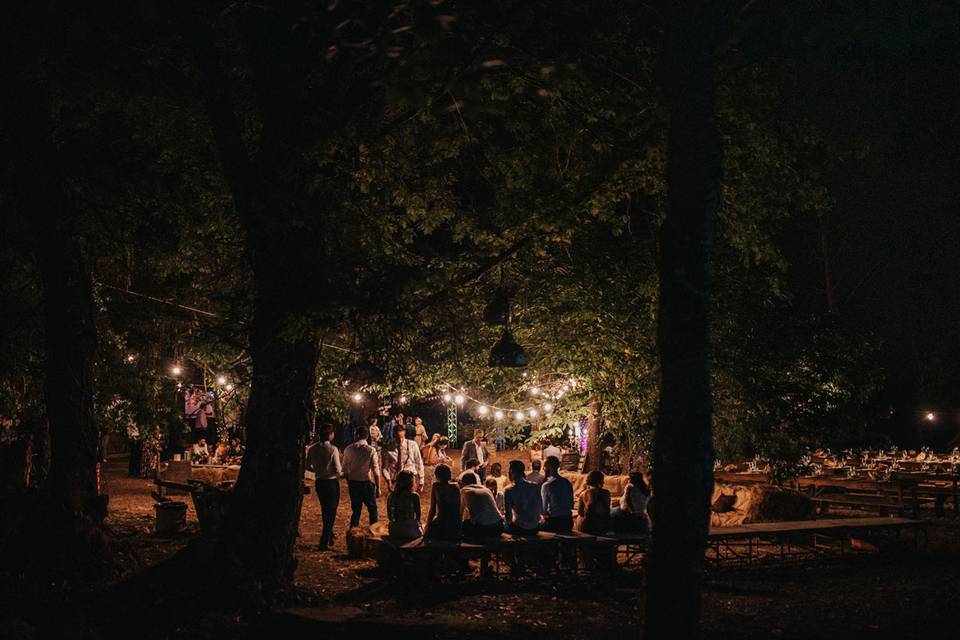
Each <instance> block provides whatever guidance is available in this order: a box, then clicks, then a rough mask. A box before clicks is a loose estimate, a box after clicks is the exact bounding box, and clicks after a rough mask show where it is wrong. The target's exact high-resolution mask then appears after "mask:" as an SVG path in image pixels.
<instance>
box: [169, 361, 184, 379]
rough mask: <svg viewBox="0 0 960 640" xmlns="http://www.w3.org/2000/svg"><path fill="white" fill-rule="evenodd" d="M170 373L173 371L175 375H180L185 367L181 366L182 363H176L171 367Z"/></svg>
mask: <svg viewBox="0 0 960 640" xmlns="http://www.w3.org/2000/svg"><path fill="white" fill-rule="evenodd" d="M170 373H172V374H173V375H175V376H178V375H180V374H181V373H183V369H181V368H180V365H178V364H175V365H173V366H172V367H171V368H170Z"/></svg>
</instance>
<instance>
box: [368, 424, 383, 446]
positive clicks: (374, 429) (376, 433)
mask: <svg viewBox="0 0 960 640" xmlns="http://www.w3.org/2000/svg"><path fill="white" fill-rule="evenodd" d="M367 428H368V430H369V432H370V444H372V445H373V446H374V447H376V448H377V449H379V448H380V440H381V439H382V438H383V434H382V433H380V426H379V425H378V424H377V416H370V426H369V427H367Z"/></svg>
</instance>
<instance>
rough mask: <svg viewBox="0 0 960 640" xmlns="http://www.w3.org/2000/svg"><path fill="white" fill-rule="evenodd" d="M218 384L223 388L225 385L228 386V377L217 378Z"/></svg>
mask: <svg viewBox="0 0 960 640" xmlns="http://www.w3.org/2000/svg"><path fill="white" fill-rule="evenodd" d="M217 384H218V385H220V386H221V387H222V386H223V385H225V384H227V379H226V377H224V376H217Z"/></svg>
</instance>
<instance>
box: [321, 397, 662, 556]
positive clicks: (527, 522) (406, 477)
mask: <svg viewBox="0 0 960 640" xmlns="http://www.w3.org/2000/svg"><path fill="white" fill-rule="evenodd" d="M405 424H406V423H405V422H404V421H403V419H402V414H400V419H399V420H396V421H391V423H388V424H387V425H385V426H384V427H383V428H381V427H380V426H379V424H377V423H376V421H371V423H370V427H369V428H368V427H358V428H357V429H356V431H355V433H354V441H353V442H352V443H351V444H349V445H348V446H346V447H345V448H344V450H343V453H342V455H341V453H340V450H339V449H338V448H337V447H336V446H334V444H333V439H334V430H333V428H325V429H323V430H322V432H321V438H320V441H319V442H318V443H317V444H315V445H314V446H312V447H310V449H309V450H308V451H307V469H308V470H311V471H313V472H314V474H315V476H316V488H317V496H318V498H319V500H320V506H321V513H322V522H323V524H322V532H321V538H320V548H321V549H329V548H330V547H331V546H332V544H333V542H334V533H333V525H334V521H335V518H336V511H337V506H338V505H339V501H340V481H339V479H340V478H341V477H345V478H346V481H347V490H348V493H349V499H350V509H351V516H350V527H351V528H352V527H356V526H359V524H360V519H361V515H362V512H363V509H364V508H366V510H367V514H368V517H369V522H370V524H371V525H372V524H374V523H376V522H378V521H379V515H380V514H379V513H378V507H377V497H378V496H379V495H380V494H381V490H383V489H386V491H388V492H389V495H388V497H387V529H388V533H389V535H391V536H396V537H399V538H411V539H412V538H418V537H420V536H428V537H433V538H438V539H446V540H455V539H459V538H461V537H463V536H467V537H474V538H476V537H488V536H499V535H500V534H501V533H503V532H508V533H511V534H514V535H530V534H535V533H536V532H538V531H549V532H556V533H565V532H570V531H574V530H576V531H581V532H584V533H590V534H594V535H602V534H605V533H608V532H611V531H614V532H644V531H647V530H648V529H649V527H650V520H649V516H648V504H649V500H650V491H649V489H648V487H647V484H646V483H645V482H644V478H643V475H642V474H640V473H634V474H631V475H630V481H629V483H628V484H627V485H626V487H625V489H624V492H623V495H622V496H619V500H618V501H617V503H616V504H615V505H614V504H612V498H611V495H610V491H609V490H607V489H604V488H603V484H604V479H605V476H604V474H603V473H601V472H599V471H593V472H591V473H590V474H589V475H588V476H587V479H586V484H587V488H586V489H585V490H584V491H583V492H582V493H581V494H580V496H579V497H578V499H577V500H576V503H575V499H574V489H573V485H572V484H571V483H570V481H569V480H568V479H567V478H565V477H563V476H562V475H561V474H560V459H561V458H560V455H557V454H556V453H557V452H556V451H553V450H551V449H550V448H545V449H544V451H543V460H544V461H543V463H542V465H541V462H540V461H539V460H534V461H532V463H531V470H530V472H528V471H527V467H526V464H525V463H524V462H523V461H521V460H511V461H510V463H509V465H508V470H507V476H506V477H504V475H503V470H502V466H501V465H500V464H499V463H493V462H492V461H491V457H490V455H489V452H488V451H487V449H486V446H485V444H484V440H483V435H484V434H483V431H481V430H476V431H475V432H474V434H473V437H472V438H471V439H470V440H468V441H467V442H466V443H464V445H463V449H462V451H461V458H460V467H461V468H460V473H459V475H458V476H456V477H455V476H454V473H453V465H452V461H451V459H450V458H449V457H448V456H447V455H446V449H447V445H448V444H449V443H448V442H446V438H442V437H440V436H439V435H434V436H433V438H431V439H428V437H427V435H426V431H425V430H424V433H422V434H418V433H417V430H416V425H417V424H419V423H417V422H414V423H413V424H414V426H415V429H414V431H412V432H410V431H408V430H407V429H406V428H405V426H404V427H402V425H405ZM390 427H392V428H390ZM374 429H376V431H373V430H374ZM561 455H562V454H561ZM541 470H542V473H541ZM427 476H430V477H427ZM427 487H429V489H427ZM426 490H429V494H430V499H429V500H430V502H429V509H428V511H427V517H426V520H425V525H423V524H422V522H424V520H423V518H422V517H421V516H422V505H421V497H420V496H421V495H422V494H425V491H426Z"/></svg>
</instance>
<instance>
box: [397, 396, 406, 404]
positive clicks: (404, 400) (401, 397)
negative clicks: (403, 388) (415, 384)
mask: <svg viewBox="0 0 960 640" xmlns="http://www.w3.org/2000/svg"><path fill="white" fill-rule="evenodd" d="M399 402H400V404H407V396H400V400H399Z"/></svg>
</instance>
